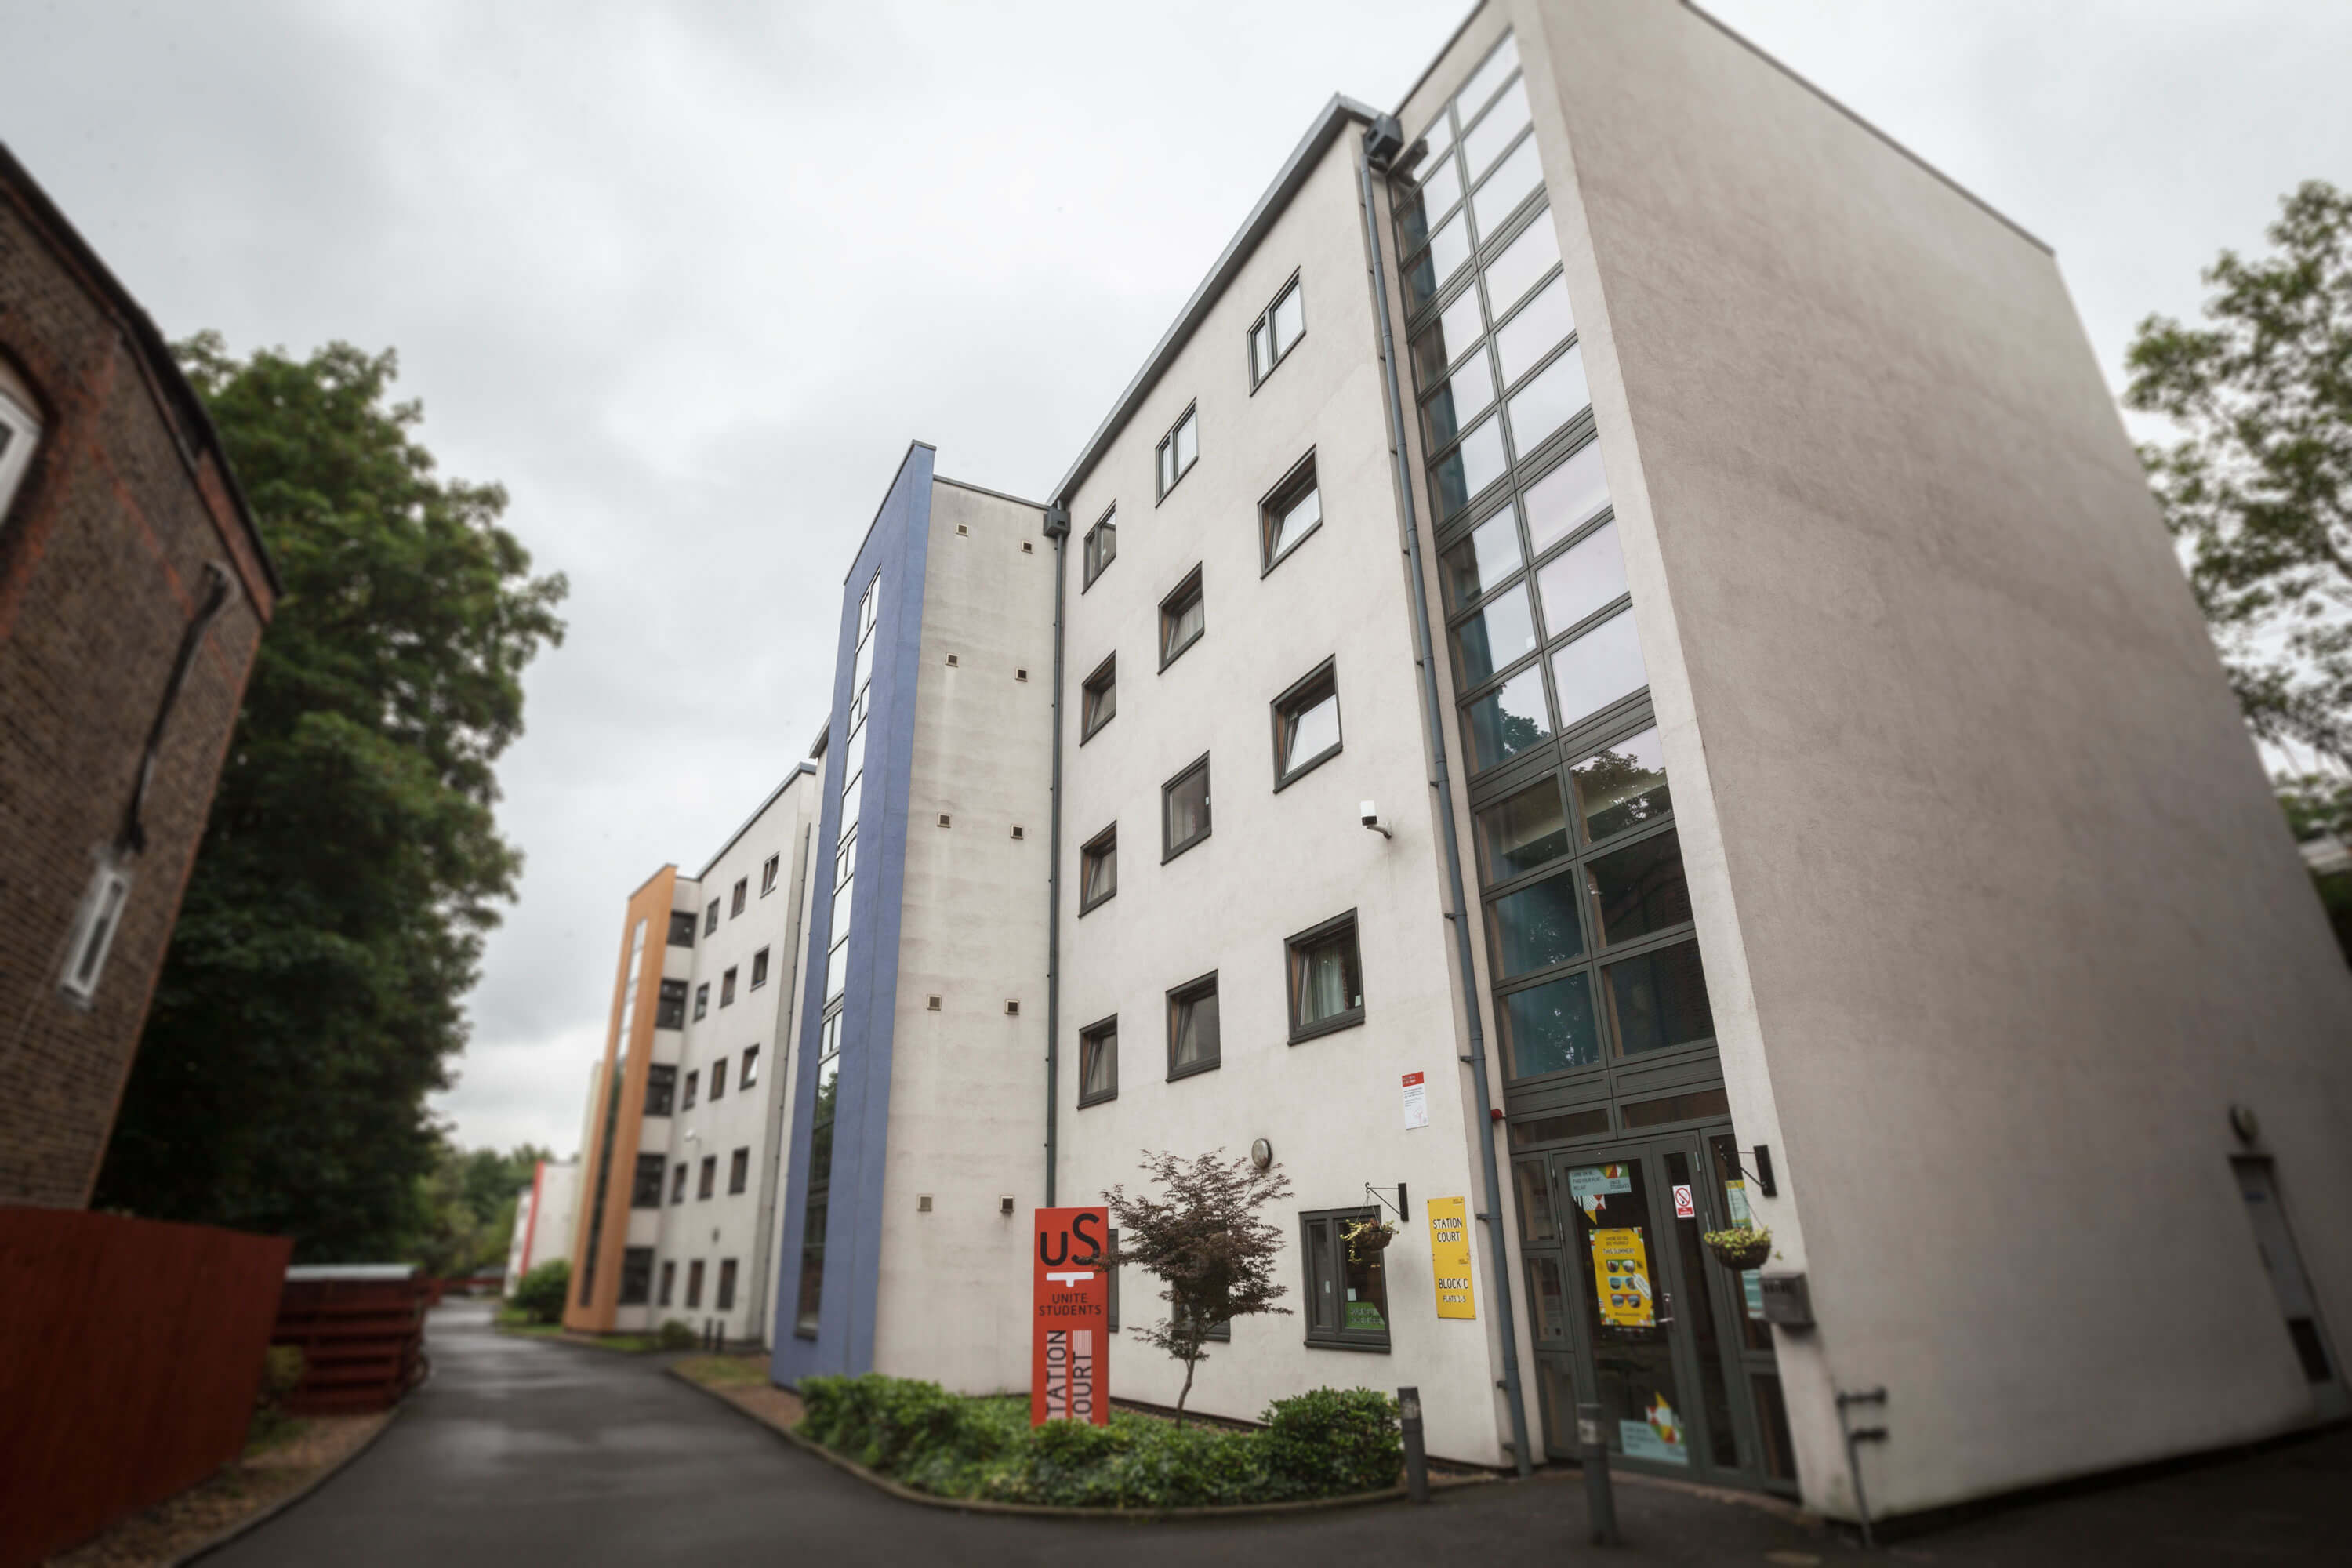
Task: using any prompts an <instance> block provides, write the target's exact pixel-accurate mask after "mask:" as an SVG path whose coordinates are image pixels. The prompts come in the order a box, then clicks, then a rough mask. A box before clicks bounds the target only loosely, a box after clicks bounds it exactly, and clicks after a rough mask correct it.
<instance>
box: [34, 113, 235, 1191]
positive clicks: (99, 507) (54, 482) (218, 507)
mask: <svg viewBox="0 0 2352 1568" xmlns="http://www.w3.org/2000/svg"><path fill="white" fill-rule="evenodd" d="M0 356H5V361H6V363H7V365H8V368H9V369H10V370H12V371H13V372H14V373H15V374H16V377H17V378H18V379H19V380H21V381H22V382H23V383H24V384H26V386H28V387H29V388H30V389H31V391H32V393H33V395H34V397H35V398H36V400H37V402H38V403H39V404H40V405H41V406H40V409H39V413H40V415H41V419H42V424H43V430H42V436H41V444H40V447H39V448H38V449H37V452H36V454H35V456H34V460H33V465H32V467H31V468H30V470H29V471H28V472H27V473H26V475H25V478H24V481H23V483H22V484H21V485H20V486H19V487H18V489H17V491H16V498H15V500H14V501H13V502H12V503H10V505H9V506H8V508H7V511H6V514H5V516H0V1204H8V1203H15V1204H37V1205H52V1206H79V1205H83V1204H85V1203H87V1202H88V1201H89V1191H90V1187H91V1184H93V1183H94V1182H95V1181H96V1179H97V1175H98V1168H99V1163H100V1160H101V1158H102V1157H103V1155H104V1153H105V1151H106V1141H107V1136H108V1133H109V1131H110V1129H111V1127H112V1124H113V1121H114V1113H115V1108H116V1105H117V1104H118V1102H119V1101H120V1099H121V1092H122V1086H123V1083H124V1080H125V1079H126V1078H127V1077H128V1075H129V1073H130V1069H131V1057H132V1054H133V1053H134V1052H135V1051H136V1049H137V1047H138V1043H139V1037H140V1031H141V1029H142V1026H143V1025H144V1023H145V1020H146V1016H147V1005H148V1000H149V996H150V994H151V993H152V990H153V987H154V983H155V977H156V974H157V972H158V970H159V969H160V967H161V965H162V963H163V953H164V950H165V948H166V946H167V945H168V944H169V942H170V940H171V935H172V926H173V921H174V919H175V918H176V916H177V914H178V911H179V907H180V896H181V892H182V889H184V887H185V885H186V881H187V876H188V871H189V868H190V867H191V865H192V863H193V861H194V853H195V849H196V847H197V844H198V841H199V840H200V838H201V837H202V835H203V833H204V828H205V816H206V814H207V812H208V811H209V809H210V807H211V804H212V797H213V788H214V784H215V780H216V779H217V777H218V775H219V772H220V766H221V762H222V758H223V755H224V753H225V751H226V746H227V743H228V740H229V735H230V731H231V729H232V726H233V725H234V723H235V721H236V711H237V705H238V701H239V699H240V697H241V696H242V694H243V691H244V689H245V682H246V678H247V674H248V672H249V671H250V669H251V668H252V663H253V657H254V652H255V649H256V647H257V645H258V643H259V640H260V636H261V629H262V626H264V625H265V624H266V623H267V621H268V616H269V610H270V607H271V605H272V602H273V590H272V586H271V582H270V579H269V577H268V573H267V568H266V566H265V565H264V563H263V562H262V559H261V556H260V554H259V552H258V551H257V548H256V546H255V543H254V542H253V539H252V536H251V534H250V532H249V531H248V525H247V521H245V519H244V517H243V515H242V513H241V510H240V509H239V504H238V502H237V501H236V499H235V498H234V496H233V493H232V486H231V484H230V482H229V480H228V478H227V475H226V471H225V469H224V468H223V467H222V465H221V462H220V459H219V458H218V457H217V455H216V454H215V451H214V450H213V448H212V447H211V444H210V441H209V438H208V435H207V432H206V431H205V429H204V428H203V426H202V425H201V423H200V422H199V421H198V420H196V419H194V417H192V416H191V415H190V413H189V411H188V410H187V408H186V407H185V405H184V403H182V402H181V401H180V397H182V396H184V389H183V388H182V387H181V385H180V384H179V383H178V381H177V373H176V372H175V371H174V370H173V369H172V367H171V366H170V364H169V363H168V362H164V363H158V360H159V358H160V356H159V355H158V354H157V353H156V352H155V342H154V339H153V334H152V328H147V327H146V325H145V322H144V320H143V318H142V317H140V316H139V315H138V314H137V307H136V306H135V305H134V304H132V303H131V301H130V300H128V299H127V297H125V296H123V295H122V294H121V289H120V286H119V285H117V284H115V283H114V281H113V280H112V279H111V278H110V276H108V275H107V274H106V272H105V271H104V269H103V267H102V266H101V265H100V264H99V263H98V262H97V261H96V259H95V258H93V257H91V256H90V255H89V252H88V251H87V249H86V247H84V246H83V245H82V244H81V243H80V241H79V239H78V238H77V237H75V236H74V235H73V234H72V232H71V231H70V230H69V229H68V228H66V227H65V226H64V225H63V223H62V220H60V219H59V218H58V216H57V215H56V214H55V212H54V210H53V209H51V208H50V207H49V206H48V205H47V201H46V199H45V198H43V197H42V196H41V195H40V194H39V193H38V191H37V189H35V188H33V187H32V186H31V184H30V182H29V181H28V180H26V178H25V177H24V176H23V174H22V172H21V170H19V169H18V168H17V167H16V164H15V163H14V161H13V160H11V159H9V158H7V156H6V154H5V153H0ZM211 562H218V563H221V564H222V565H223V566H225V567H226V568H227V569H228V571H229V572H230V574H231V575H232V578H233V580H234V581H235V582H236V586H237V589H238V595H237V597H236V599H235V600H234V602H233V603H232V604H231V605H230V606H229V607H228V609H227V611H226V613H225V614H223V615H222V616H220V618H219V619H218V620H216V621H215V623H214V625H213V627H212V630H211V632H210V635H209V636H208V637H206V638H205V642H204V644H203V646H202V647H200V648H199V650H198V652H197V656H196V658H195V660H194V663H193V665H192V666H191V667H190V668H189V671H188V676H187V680H186V684H185V686H184V688H183V689H182V692H181V695H180V699H179V701H178V703H177V705H176V706H175V707H174V708H173V711H172V715H171V719H170V721H169V724H168V726H167V728H166V729H165V731H164V732H163V744H162V747H161V750H160V752H159V754H158V758H157V764H156V773H155V778H154V782H153V784H152V786H151V787H150V789H149V792H148V796H147V803H146V808H145V810H144V813H143V821H144V823H145V826H146V849H145V851H144V853H142V854H139V855H137V856H135V857H132V858H131V861H130V865H131V871H132V877H133V880H132V884H131V894H130V899H129V902H128V903H127V904H126V905H125V907H124V909H123V911H122V917H121V925H120V927H119V934H118V935H117V936H116V938H115V941H114V945H113V949H112V952H111V953H110V956H109V957H108V959H107V963H106V969H105V973H104V975H103V978H102V980H101V983H100V986H99V988H98V992H97V995H96V997H95V1000H94V1005H92V1006H90V1007H89V1009H87V1010H85V1009H83V1008H81V1007H79V1006H77V1005H73V1004H72V1003H70V1002H68V1000H67V999H66V998H65V996H64V995H62V994H60V992H59V990H58V975H59V973H60V971H61V969H62V967H63V963H64V960H65V952H64V948H65V943H66V942H67V939H68V933H69V929H70V927H71V926H72V924H73V921H74V918H75V914H76V911H77V910H78V908H79V905H80V902H81V899H82V896H83V893H84V891H85V889H87V887H88V886H89V880H90V877H91V872H92V868H93V864H94V862H93V858H92V857H93V852H94V851H96V850H97V849H98V848H100V847H102V846H105V845H108V844H110V843H111V842H112V841H113V840H114V838H115V837H116V835H117V834H118V832H119V831H120V829H121V824H122V821H123V816H124V812H125V808H126V807H127V805H128V804H129V802H130V799H131V792H132V789H133V786H134V784H135V783H136V781H137V776H138V772H139V767H140V763H141V759H142V755H143V753H144V750H145V745H146V740H147V733H148V730H149V727H150V726H151V725H152V722H153V721H154V717H155V713H156V711H157V709H158V706H159V704H160V702H161V700H162V698H163V691H164V688H165V685H166V683H167V681H168V679H169V678H170V674H171V670H172V667H173V661H174V659H175V658H176V656H177V654H178V651H179V647H180V642H181V637H182V635H183V632H184V628H185V627H186V626H187V624H188V622H189V620H190V618H191V616H193V615H194V611H195V609H196V607H197V605H198V604H199V603H200V602H201V599H202V597H203V595H204V593H205V565H206V563H211Z"/></svg>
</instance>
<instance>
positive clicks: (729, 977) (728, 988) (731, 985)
mask: <svg viewBox="0 0 2352 1568" xmlns="http://www.w3.org/2000/svg"><path fill="white" fill-rule="evenodd" d="M735 974H736V971H735V970H733V969H731V968H730V969H729V970H727V971H726V972H725V973H722V974H720V975H719V1005H720V1006H721V1007H732V1006H733V1005H735Z"/></svg>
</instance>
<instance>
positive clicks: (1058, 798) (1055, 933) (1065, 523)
mask: <svg viewBox="0 0 2352 1568" xmlns="http://www.w3.org/2000/svg"><path fill="white" fill-rule="evenodd" d="M1045 537H1046V538H1048V539H1050V540H1052V541H1053V542H1054V784H1053V797H1054V798H1053V806H1052V816H1053V821H1052V822H1051V823H1050V824H1049V825H1048V826H1047V827H1046V837H1048V838H1049V839H1051V840H1052V842H1053V846H1054V847H1053V851H1052V855H1051V857H1050V858H1048V860H1047V861H1046V870H1045V1207H1047V1208H1052V1207H1053V1206H1054V1194H1055V1174H1056V1172H1057V1168H1058V1167H1057V1163H1056V1161H1055V1145H1054V1134H1055V1125H1056V1123H1055V1108H1056V1106H1057V1104H1058V1103H1059V1100H1060V1097H1061V1084H1060V1078H1061V1070H1060V1069H1061V1065H1062V1057H1061V1041H1062V605H1063V595H1064V594H1065V593H1066V585H1067V584H1068V582H1069V573H1068V570H1067V568H1068V565H1069V563H1068V561H1067V560H1066V558H1065V552H1064V546H1065V545H1066V544H1067V543H1068V542H1069V539H1070V509H1069V508H1068V507H1066V506H1062V505H1059V504H1056V505H1054V506H1049V507H1047V508H1046V509H1045Z"/></svg>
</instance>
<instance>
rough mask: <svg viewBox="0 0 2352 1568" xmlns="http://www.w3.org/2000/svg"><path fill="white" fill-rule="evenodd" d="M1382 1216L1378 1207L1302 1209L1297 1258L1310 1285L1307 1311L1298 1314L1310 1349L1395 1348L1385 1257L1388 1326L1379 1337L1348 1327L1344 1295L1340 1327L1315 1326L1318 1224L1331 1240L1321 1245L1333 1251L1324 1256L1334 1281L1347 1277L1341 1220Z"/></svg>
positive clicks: (1379, 1351)
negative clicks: (1316, 1231) (1340, 1228)
mask: <svg viewBox="0 0 2352 1568" xmlns="http://www.w3.org/2000/svg"><path fill="white" fill-rule="evenodd" d="M1380 1217H1381V1212H1380V1210H1379V1209H1377V1208H1355V1207H1349V1208H1339V1209H1307V1210H1303V1211H1301V1212H1300V1214H1299V1215H1298V1260H1299V1263H1300V1264H1301V1266H1302V1267H1303V1268H1305V1270H1306V1274H1307V1278H1306V1280H1305V1284H1306V1287H1307V1289H1306V1297H1307V1310H1305V1311H1304V1312H1302V1313H1300V1314H1299V1316H1300V1319H1301V1326H1302V1327H1303V1329H1304V1330H1305V1340H1306V1343H1307V1347H1308V1348H1309V1349H1311V1350H1325V1351H1365V1352H1371V1353H1373V1354H1376V1355H1387V1354H1389V1353H1390V1352H1391V1351H1392V1350H1393V1349H1394V1348H1395V1346H1394V1340H1395V1335H1396V1306H1395V1303H1394V1302H1392V1301H1391V1300H1388V1299H1387V1298H1388V1296H1389V1289H1388V1268H1387V1265H1386V1261H1385V1259H1384V1260H1383V1261H1382V1266H1381V1298H1382V1300H1381V1318H1382V1319H1383V1320H1385V1321H1387V1323H1388V1325H1389V1326H1388V1327H1387V1328H1385V1329H1383V1330H1381V1332H1380V1333H1379V1334H1378V1335H1377V1336H1375V1335H1374V1334H1373V1333H1372V1332H1371V1331H1370V1330H1369V1329H1350V1328H1349V1327H1348V1326H1347V1312H1346V1310H1345V1308H1346V1305H1347V1303H1346V1300H1345V1299H1344V1298H1343V1299H1342V1300H1341V1301H1340V1303H1339V1305H1340V1307H1341V1309H1342V1310H1341V1311H1340V1314H1339V1316H1340V1326H1339V1328H1337V1329H1324V1330H1318V1329H1317V1328H1316V1326H1315V1282H1316V1273H1315V1268H1316V1258H1315V1254H1316V1249H1317V1247H1318V1242H1317V1239H1316V1235H1315V1227H1316V1226H1318V1225H1320V1226H1324V1227H1326V1228H1325V1231H1324V1235H1325V1237H1327V1238H1328V1239H1327V1240H1326V1241H1325V1242H1324V1243H1322V1245H1324V1246H1328V1247H1329V1249H1330V1250H1329V1254H1328V1257H1326V1258H1325V1259H1324V1262H1325V1263H1326V1264H1327V1265H1328V1266H1329V1267H1330V1268H1332V1278H1333V1279H1334V1280H1335V1281H1344V1280H1345V1279H1347V1278H1348V1268H1347V1262H1348V1244H1347V1242H1346V1240H1345V1239H1343V1238H1342V1237H1341V1235H1340V1231H1339V1226H1341V1224H1342V1223H1344V1222H1346V1221H1349V1220H1363V1219H1369V1220H1378V1219H1379V1218H1380ZM1342 1288H1343V1289H1344V1286H1342Z"/></svg>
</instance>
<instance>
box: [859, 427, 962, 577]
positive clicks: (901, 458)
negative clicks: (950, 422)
mask: <svg viewBox="0 0 2352 1568" xmlns="http://www.w3.org/2000/svg"><path fill="white" fill-rule="evenodd" d="M917 452H929V454H930V455H931V456H932V458H935V459H936V458H938V457H939V455H940V449H939V448H938V447H934V446H932V445H931V444H930V443H929V441H909V442H908V443H907V449H906V450H905V451H903V452H901V453H899V454H898V467H897V468H893V469H891V470H890V482H889V483H888V484H887V485H884V486H883V487H882V499H881V500H879V501H877V502H876V503H875V506H874V515H873V516H872V517H869V518H867V519H866V531H865V532H863V533H861V534H859V535H858V536H857V548H856V549H855V550H853V551H851V552H849V571H847V572H844V573H843V574H841V581H842V584H843V585H844V586H847V585H848V583H849V573H850V572H855V571H856V570H857V562H858V558H859V557H860V556H862V555H864V554H865V553H866V541H867V540H869V539H871V538H873V537H874V525H875V524H876V523H877V522H880V521H882V509H883V508H884V507H887V506H888V505H889V504H890V492H891V491H893V490H895V489H898V476H899V475H900V474H903V473H905V472H906V471H907V465H908V463H910V462H913V461H914V459H915V454H916V453H917ZM931 477H932V478H934V479H937V478H938V477H939V471H938V469H937V468H936V467H934V468H933V469H932V475H931Z"/></svg>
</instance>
